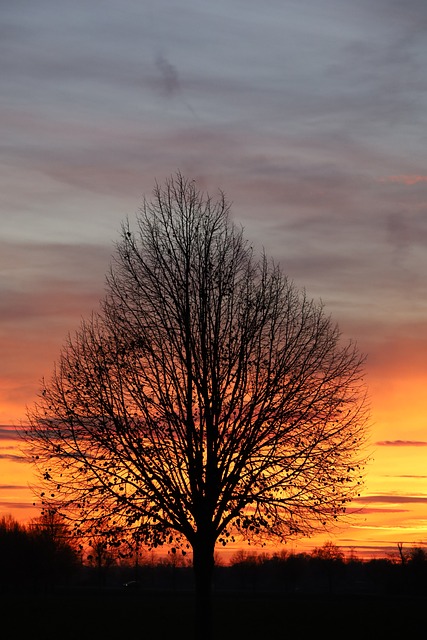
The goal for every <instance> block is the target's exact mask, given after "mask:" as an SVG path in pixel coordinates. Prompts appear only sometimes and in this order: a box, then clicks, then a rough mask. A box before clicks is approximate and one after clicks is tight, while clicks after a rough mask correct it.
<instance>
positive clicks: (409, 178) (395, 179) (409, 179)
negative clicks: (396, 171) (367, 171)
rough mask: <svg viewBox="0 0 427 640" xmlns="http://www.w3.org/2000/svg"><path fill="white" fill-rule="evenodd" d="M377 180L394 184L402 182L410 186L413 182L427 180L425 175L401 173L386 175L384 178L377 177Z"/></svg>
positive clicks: (417, 182)
mask: <svg viewBox="0 0 427 640" xmlns="http://www.w3.org/2000/svg"><path fill="white" fill-rule="evenodd" d="M378 181H379V182H390V183H394V184H403V185H406V186H408V187H412V186H413V185H414V184H420V183H421V182H427V176H425V175H401V176H386V177H385V178H379V180H378Z"/></svg>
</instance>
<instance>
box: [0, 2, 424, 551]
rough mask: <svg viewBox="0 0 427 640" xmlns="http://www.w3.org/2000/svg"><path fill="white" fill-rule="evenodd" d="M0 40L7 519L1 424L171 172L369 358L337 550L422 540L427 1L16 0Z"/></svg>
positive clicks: (91, 304) (85, 309) (10, 491)
mask: <svg viewBox="0 0 427 640" xmlns="http://www.w3.org/2000/svg"><path fill="white" fill-rule="evenodd" d="M0 29H1V32H0V35H1V41H0V46H1V63H2V65H1V66H2V71H1V76H0V89H1V101H0V127H1V131H2V134H1V139H2V144H1V155H0V162H1V165H2V166H1V171H0V180H1V189H0V199H1V205H0V207H1V208H0V211H1V221H2V226H1V234H0V243H1V246H0V259H1V285H0V286H1V297H0V354H1V360H0V362H1V368H0V424H1V427H0V516H1V515H5V514H8V513H12V514H13V515H14V517H16V518H17V519H18V520H20V521H23V522H26V521H28V519H29V518H31V517H36V516H38V515H39V513H40V511H39V508H38V507H31V505H32V502H33V501H34V497H33V496H32V494H31V491H30V490H29V488H28V484H29V483H31V482H33V476H32V471H31V469H30V468H29V467H28V466H27V465H26V463H24V462H23V461H22V458H21V453H20V450H19V447H18V444H19V443H18V441H17V440H16V438H15V436H14V434H15V429H14V428H15V427H16V426H19V424H20V423H21V421H25V415H26V406H29V405H31V404H32V402H33V401H34V400H35V397H36V394H37V391H38V389H39V387H40V380H41V378H42V377H43V376H46V377H49V376H50V373H51V371H52V365H53V362H54V360H55V359H56V358H57V357H58V354H59V350H60V348H61V346H62V344H63V342H64V339H65V337H66V335H67V333H68V332H69V331H70V332H73V330H74V329H76V328H77V326H78V324H79V322H80V318H81V317H85V316H87V315H88V314H89V313H90V311H91V310H92V309H95V308H97V305H98V301H99V299H100V298H101V297H102V295H103V292H104V284H105V279H104V278H105V273H106V271H107V270H108V266H109V262H110V258H111V255H112V253H113V251H114V243H115V242H116V241H117V240H118V238H119V232H120V225H121V222H122V221H123V220H124V219H125V218H126V217H127V216H129V218H130V220H131V221H132V218H133V216H134V215H135V213H136V212H137V210H138V208H139V206H140V204H141V202H142V198H143V196H144V195H145V196H147V197H148V198H150V196H151V192H152V189H153V186H154V183H155V181H156V180H157V181H159V182H164V180H165V179H166V178H168V177H169V176H170V175H171V174H173V173H175V172H176V171H177V170H180V171H181V172H182V173H183V174H184V175H185V176H186V177H189V178H195V179H196V180H197V182H198V185H199V187H200V188H201V189H203V190H208V191H209V192H210V193H211V194H212V195H215V194H216V193H217V190H218V189H222V190H223V191H224V192H225V194H226V196H227V198H228V199H229V200H230V201H231V202H232V214H233V218H234V220H235V221H236V222H237V223H238V224H242V225H243V226H244V228H245V234H246V237H247V238H248V239H250V240H253V241H254V242H255V244H256V245H257V246H258V247H264V248H265V250H266V252H267V254H268V255H270V256H271V257H274V258H275V259H276V260H278V261H280V263H281V265H282V268H283V271H284V272H285V273H286V274H287V275H288V276H289V277H290V278H291V279H292V280H294V281H295V283H296V284H297V285H298V286H300V287H304V288H305V289H306V291H307V293H308V295H309V296H310V297H312V298H316V299H322V300H323V302H324V303H325V306H326V311H327V312H328V313H330V314H331V316H332V317H333V319H334V320H335V321H336V322H337V323H338V324H339V326H340V328H341V331H342V333H343V336H344V338H354V339H355V340H356V341H357V342H358V345H359V348H360V350H361V351H363V352H364V353H366V354H367V364H366V381H367V385H368V389H369V396H370V402H371V424H372V427H371V435H370V450H369V453H370V455H371V461H370V462H369V464H368V466H367V469H366V480H365V486H364V489H363V491H362V495H361V498H360V500H359V501H358V502H357V503H354V504H353V505H352V510H353V509H354V510H358V513H357V515H355V516H354V518H353V520H352V521H351V522H350V523H349V524H347V525H346V526H343V527H342V528H341V529H340V530H339V531H337V532H336V533H335V534H334V535H333V536H332V539H333V540H334V541H335V542H336V543H337V544H339V545H340V546H343V547H346V548H355V549H356V551H358V550H359V551H360V553H370V554H379V553H380V554H381V553H382V552H384V553H385V552H388V548H391V549H395V548H396V545H397V543H398V542H403V543H404V544H405V545H406V546H419V545H421V544H423V543H427V417H426V398H427V393H426V387H427V277H426V275H427V72H426V62H427V39H426V32H427V2H426V1H425V0H264V1H263V2H262V3H260V2H259V1H258V0H216V2H205V1H203V0H175V1H172V0H121V1H120V2H118V1H117V0H116V1H113V0H73V2H65V1H63V2H61V0H60V1H59V2H58V0H55V1H54V0H38V1H37V2H34V0H19V1H17V2H8V3H5V2H3V3H2V4H1V9H0ZM329 538H331V536H329V535H328V536H323V537H322V538H316V539H314V540H312V541H309V543H308V544H309V545H312V544H319V543H321V541H322V540H324V539H329ZM303 548H307V543H306V542H300V543H298V544H296V543H290V545H289V549H296V550H302V549H303Z"/></svg>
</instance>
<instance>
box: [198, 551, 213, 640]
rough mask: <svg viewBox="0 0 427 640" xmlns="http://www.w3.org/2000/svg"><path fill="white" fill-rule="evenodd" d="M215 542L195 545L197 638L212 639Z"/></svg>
mask: <svg viewBox="0 0 427 640" xmlns="http://www.w3.org/2000/svg"><path fill="white" fill-rule="evenodd" d="M214 548H215V543H214V542H213V543H212V542H211V541H210V540H206V539H202V540H199V541H198V542H197V543H196V544H195V545H194V546H193V570H194V582H195V640H212V637H213V636H212V622H213V621H212V579H213V570H214Z"/></svg>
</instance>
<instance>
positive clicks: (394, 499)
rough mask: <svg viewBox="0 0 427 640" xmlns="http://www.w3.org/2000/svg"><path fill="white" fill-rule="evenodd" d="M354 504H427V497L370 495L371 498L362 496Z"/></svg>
mask: <svg viewBox="0 0 427 640" xmlns="http://www.w3.org/2000/svg"><path fill="white" fill-rule="evenodd" d="M353 502H358V503H363V504H370V503H380V504H390V503H391V504H411V503H418V504H427V496H425V495H421V496H408V495H396V494H378V495H370V496H361V497H360V498H355V499H354V500H353Z"/></svg>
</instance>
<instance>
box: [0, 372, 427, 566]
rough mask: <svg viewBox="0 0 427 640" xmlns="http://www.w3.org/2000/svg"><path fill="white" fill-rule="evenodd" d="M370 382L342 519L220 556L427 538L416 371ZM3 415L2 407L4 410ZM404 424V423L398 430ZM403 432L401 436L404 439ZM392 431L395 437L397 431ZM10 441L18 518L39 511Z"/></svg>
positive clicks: (10, 486) (6, 445)
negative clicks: (359, 470) (359, 472)
mask: <svg viewBox="0 0 427 640" xmlns="http://www.w3.org/2000/svg"><path fill="white" fill-rule="evenodd" d="M378 373H379V372H378V371H375V379H373V380H372V381H371V385H370V393H371V397H372V400H371V404H372V420H371V422H372V428H371V437H370V444H369V448H368V451H367V453H368V455H369V457H370V460H369V462H368V464H367V467H366V477H365V486H364V488H363V490H362V491H361V496H360V498H359V499H358V500H357V501H355V502H354V503H353V504H351V505H350V506H349V509H348V515H349V518H348V522H345V523H342V524H340V526H339V527H338V528H337V529H336V530H334V531H331V532H328V533H324V534H321V535H320V534H319V535H316V536H314V537H312V538H310V539H302V540H291V541H289V543H287V544H286V545H285V546H284V547H277V546H276V545H273V544H272V545H267V547H265V548H255V547H251V546H247V545H246V543H243V544H242V543H235V544H233V545H230V547H227V548H226V549H225V550H222V549H219V550H218V551H219V557H222V558H225V559H226V560H227V559H230V558H231V557H232V555H233V553H235V552H236V550H239V549H242V548H243V549H246V550H247V551H248V552H254V551H258V552H267V553H274V552H275V551H278V550H280V549H281V548H284V549H285V550H287V551H289V552H290V551H293V552H296V553H298V552H304V551H310V550H311V549H313V547H316V546H321V545H322V544H323V543H324V542H325V541H327V540H332V541H333V542H334V543H335V544H337V545H338V546H340V547H342V548H343V550H344V551H345V552H347V553H350V551H353V552H354V553H355V554H356V556H358V557H361V558H370V557H381V556H384V555H387V554H390V553H392V552H393V550H394V551H396V550H397V543H400V542H402V543H403V544H404V545H405V546H406V547H411V546H423V545H424V544H425V541H426V540H427V465H426V460H427V441H426V439H425V423H424V406H423V391H424V388H425V380H424V379H423V378H422V376H420V375H414V376H412V377H406V378H402V379H398V378H394V377H392V376H390V370H389V369H387V371H385V372H384V376H379V375H378ZM2 406H3V411H4V409H5V408H8V410H9V411H10V413H9V414H7V415H8V417H9V421H8V422H9V424H10V423H14V424H18V423H19V420H20V418H22V416H20V407H19V405H15V406H14V405H13V404H12V403H9V405H7V403H3V404H2ZM4 414H5V415H6V412H5V411H4ZM402 427H404V428H402ZM402 433H404V439H403V438H402ZM397 434H398V435H397ZM18 447H19V443H18V442H17V441H16V439H13V438H11V439H6V438H4V436H3V438H2V440H1V441H0V453H1V469H2V481H1V487H0V516H1V515H7V514H11V515H12V516H13V517H14V518H16V519H17V520H18V521H20V522H22V523H27V522H29V521H30V520H31V519H32V518H34V517H38V516H39V515H40V509H39V507H37V506H33V502H34V501H35V496H34V494H33V493H32V491H31V489H30V485H31V484H32V483H33V482H34V481H35V479H34V476H33V473H32V469H31V467H30V466H29V465H28V464H27V463H25V462H22V461H19V459H17V458H15V456H19V455H21V454H20V452H19V450H18Z"/></svg>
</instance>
